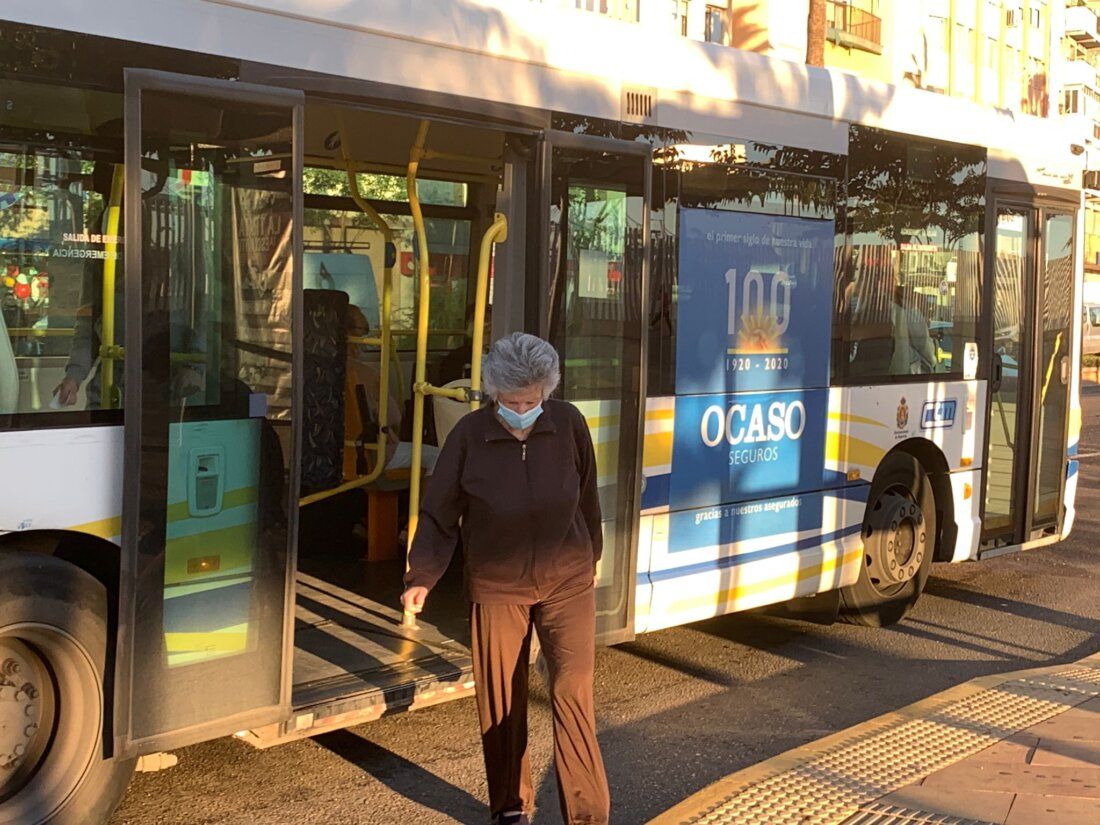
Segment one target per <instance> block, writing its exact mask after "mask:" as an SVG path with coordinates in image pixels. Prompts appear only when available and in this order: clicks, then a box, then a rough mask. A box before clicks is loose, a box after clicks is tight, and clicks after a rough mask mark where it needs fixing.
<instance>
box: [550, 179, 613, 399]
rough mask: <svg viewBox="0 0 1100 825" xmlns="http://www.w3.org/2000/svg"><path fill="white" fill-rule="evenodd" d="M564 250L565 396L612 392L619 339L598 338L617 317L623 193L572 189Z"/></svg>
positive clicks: (608, 190)
mask: <svg viewBox="0 0 1100 825" xmlns="http://www.w3.org/2000/svg"><path fill="white" fill-rule="evenodd" d="M568 191H569V194H568V202H567V204H568V205H567V209H568V219H567V220H568V226H569V232H568V235H567V237H566V238H565V241H566V249H565V272H564V275H565V279H566V280H565V284H564V287H565V294H564V299H565V317H566V319H567V320H566V325H567V327H568V329H567V331H566V336H567V337H566V340H565V353H564V355H565V376H564V377H565V381H566V390H567V392H569V393H570V394H581V395H582V396H584V397H589V398H603V397H606V396H607V395H608V394H609V393H611V394H615V395H617V394H618V387H619V385H620V384H621V382H622V378H621V370H622V346H623V341H622V339H621V338H619V337H617V336H615V335H605V334H601V329H602V328H603V327H604V326H607V324H608V323H609V324H610V325H612V326H614V325H616V323H617V322H618V321H619V319H620V318H621V308H622V286H623V264H624V255H625V251H626V243H625V238H626V224H627V210H626V203H627V197H626V192H623V191H620V190H616V189H602V188H598V187H594V186H584V185H572V186H570V187H569V190H568Z"/></svg>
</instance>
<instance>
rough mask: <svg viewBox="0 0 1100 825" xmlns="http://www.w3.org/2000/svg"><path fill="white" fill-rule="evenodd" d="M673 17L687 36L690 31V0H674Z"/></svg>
mask: <svg viewBox="0 0 1100 825" xmlns="http://www.w3.org/2000/svg"><path fill="white" fill-rule="evenodd" d="M672 19H673V20H674V21H675V23H676V26H677V28H679V30H680V34H682V35H683V36H684V37H687V33H688V0H672Z"/></svg>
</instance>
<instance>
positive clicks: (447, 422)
mask: <svg viewBox="0 0 1100 825" xmlns="http://www.w3.org/2000/svg"><path fill="white" fill-rule="evenodd" d="M469 386H470V379H469V378H458V379H456V380H454V381H449V382H447V383H446V384H444V385H443V388H444V389H448V390H450V389H457V388H458V387H469ZM432 412H433V413H434V415H435V437H436V438H437V439H438V441H439V448H440V449H443V444H444V442H445V441H446V440H447V436H448V435H450V434H451V430H453V429H454V426H455V424H457V423H458V419H460V418H462V416H464V415H466V414H467V413H468V412H470V405H469V403H468V402H466V401H456V400H454V399H453V398H444V397H443V396H441V395H435V396H432Z"/></svg>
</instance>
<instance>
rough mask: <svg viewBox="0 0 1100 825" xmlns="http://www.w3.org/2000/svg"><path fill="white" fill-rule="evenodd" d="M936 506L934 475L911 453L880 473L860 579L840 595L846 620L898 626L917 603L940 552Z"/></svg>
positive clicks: (886, 464) (866, 526) (867, 524)
mask: <svg viewBox="0 0 1100 825" xmlns="http://www.w3.org/2000/svg"><path fill="white" fill-rule="evenodd" d="M936 527H937V525H936V502H935V497H934V494H933V492H932V484H931V482H930V481H929V479H928V474H927V473H926V472H925V471H924V468H923V467H922V466H921V464H920V462H919V461H917V459H915V458H914V457H913V456H911V455H908V454H907V453H897V454H895V455H892V456H890V457H889V458H887V460H886V461H884V462H883V464H882V465H881V466H880V467H879V469H878V472H876V473H875V479H874V481H873V482H872V484H871V492H870V495H869V496H868V498H867V510H866V512H865V514H864V517H863V532H862V536H863V564H862V565H861V567H860V571H859V579H858V581H856V583H855V584H853V585H851V586H850V587H845V588H842V589H841V591H840V620H841V621H844V622H848V623H849V624H858V625H864V626H866V627H886V626H887V625H892V624H896V623H897V622H899V621H901V620H902V619H903V618H905V616H906V614H908V612H909V611H910V610H911V609H912V607H913V605H914V604H916V602H917V599H918V598H919V597H920V594H921V591H923V590H924V585H925V582H927V581H928V573H929V570H931V567H932V557H933V555H934V554H935V549H936Z"/></svg>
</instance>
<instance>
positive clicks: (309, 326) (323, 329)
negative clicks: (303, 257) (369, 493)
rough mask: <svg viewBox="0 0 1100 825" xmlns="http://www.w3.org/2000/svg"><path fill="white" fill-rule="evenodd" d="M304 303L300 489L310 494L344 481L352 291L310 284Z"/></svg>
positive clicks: (304, 293) (304, 295) (305, 292)
mask: <svg viewBox="0 0 1100 825" xmlns="http://www.w3.org/2000/svg"><path fill="white" fill-rule="evenodd" d="M303 307H304V312H303V315H304V326H303V328H302V348H303V366H304V371H305V375H304V376H303V382H302V385H303V409H302V430H303V434H302V482H301V489H302V493H303V494H309V493H313V492H317V491H320V490H326V489H329V488H332V487H336V486H338V485H339V484H340V483H341V482H342V481H343V468H344V443H343V442H344V438H343V435H344V390H345V383H346V375H345V373H346V370H347V333H346V332H345V329H346V328H347V314H348V296H347V294H346V293H343V292H337V291H335V290H323V289H307V290H304V292H303Z"/></svg>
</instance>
